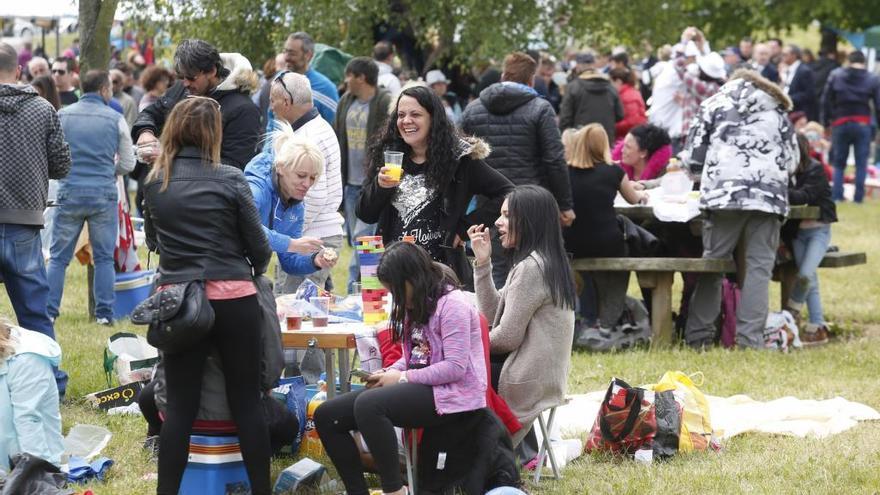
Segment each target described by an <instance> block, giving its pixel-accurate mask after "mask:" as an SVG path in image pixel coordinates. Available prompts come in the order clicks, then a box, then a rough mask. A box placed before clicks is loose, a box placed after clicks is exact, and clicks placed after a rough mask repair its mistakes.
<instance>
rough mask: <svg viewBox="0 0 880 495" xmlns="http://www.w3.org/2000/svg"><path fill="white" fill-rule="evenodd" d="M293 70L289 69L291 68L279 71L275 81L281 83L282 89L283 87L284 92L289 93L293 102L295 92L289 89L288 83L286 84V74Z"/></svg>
mask: <svg viewBox="0 0 880 495" xmlns="http://www.w3.org/2000/svg"><path fill="white" fill-rule="evenodd" d="M291 72H292V71H289V70H283V71H281V72H280V73H278V75H276V76H275V82H277V83H281V89H283V90H284V92H285V93H287V96H289V97H290V102H291V103H293V93H291V92H290V90H289V89H287V85H286V84H284V75H285V74H290V73H291Z"/></svg>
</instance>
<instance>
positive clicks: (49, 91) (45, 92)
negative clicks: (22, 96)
mask: <svg viewBox="0 0 880 495" xmlns="http://www.w3.org/2000/svg"><path fill="white" fill-rule="evenodd" d="M31 86H33V87H34V89H36V90H37V94H38V95H40V96H42V97H43V98H45V99H46V101H48V102H49V103H51V104H52V107H53V108H55V111H56V112H57V111H58V110H61V96H59V95H58V87H57V86H55V80H54V79H52V76H40V77H37V78H36V79H34V80H33V81H31Z"/></svg>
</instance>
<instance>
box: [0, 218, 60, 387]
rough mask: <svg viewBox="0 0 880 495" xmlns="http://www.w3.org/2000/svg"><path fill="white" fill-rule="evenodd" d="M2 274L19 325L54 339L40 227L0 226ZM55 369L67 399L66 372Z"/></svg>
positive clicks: (0, 270)
mask: <svg viewBox="0 0 880 495" xmlns="http://www.w3.org/2000/svg"><path fill="white" fill-rule="evenodd" d="M0 274H2V276H3V284H4V285H5V286H6V294H7V295H8V296H9V302H10V303H11V304H12V309H13V310H14V311H15V317H16V319H17V320H18V326H20V327H22V328H26V329H28V330H33V331H35V332H40V333H42V334H45V335H47V336H49V337H51V338H53V339H54V338H55V329H54V326H53V324H52V320H50V319H49V314H48V313H47V311H46V303H47V300H48V299H49V283H48V281H47V280H46V264H45V262H44V261H43V247H42V242H41V240H40V227H38V226H36V225H14V224H8V223H7V224H0ZM53 370H54V371H55V381H56V383H57V384H58V392H59V394H60V396H61V397H64V391H65V388H66V385H67V373H65V372H63V371H61V370H59V369H58V368H54V367H53Z"/></svg>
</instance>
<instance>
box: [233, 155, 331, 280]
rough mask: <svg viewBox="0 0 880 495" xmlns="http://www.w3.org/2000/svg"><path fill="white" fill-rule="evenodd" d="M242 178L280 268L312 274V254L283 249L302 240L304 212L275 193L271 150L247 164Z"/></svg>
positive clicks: (294, 202) (303, 209) (314, 269)
mask: <svg viewBox="0 0 880 495" xmlns="http://www.w3.org/2000/svg"><path fill="white" fill-rule="evenodd" d="M244 176H245V179H247V182H248V185H249V186H250V188H251V194H253V196H254V204H255V205H256V207H257V214H258V215H259V216H260V223H261V224H262V225H263V232H265V233H266V236H267V237H268V238H269V246H270V247H271V248H272V251H275V254H277V255H278V262H279V263H280V264H281V269H282V270H284V272H285V273H290V274H292V275H308V274H309V273H314V272H315V271H316V270H317V269H318V268H317V267H316V266H315V263H314V256H313V255H304V254H298V253H291V252H288V250H287V248H288V246H289V245H290V240H291V239H299V238H300V237H302V232H303V222H304V220H305V217H306V211H305V206H304V205H303V202H302V201H291V202H290V203H289V204H288V203H285V202H284V200H282V199H281V195H280V194H278V180H277V176H276V175H275V153H274V152H273V149H272V147H269V149H266V150H263V151H262V152H261V153H260V154H259V155H257V156H255V157H254V159H253V160H251V161H250V163H248V164H247V167H245V169H244Z"/></svg>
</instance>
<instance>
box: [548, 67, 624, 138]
mask: <svg viewBox="0 0 880 495" xmlns="http://www.w3.org/2000/svg"><path fill="white" fill-rule="evenodd" d="M623 116H624V115H623V104H621V102H620V96H618V94H617V90H616V89H614V86H613V85H612V84H611V81H610V80H609V79H608V76H606V75H605V74H601V73H599V72H596V71H594V70H588V71H585V72H583V73H582V74H581V75H580V76H578V78H577V79H575V80H574V81H572V82H570V83H569V84H568V87H567V88H566V90H565V96H564V97H563V98H562V108H561V109H560V110H559V128H560V129H562V130H565V129H569V128H572V127H574V128H577V127H582V126H585V125H587V124H592V123H594V122H595V123H598V124H601V125H602V127H604V128H605V132H606V133H607V134H608V141H609V142H611V143H613V142H614V141H615V139H616V134H615V132H614V124H615V123H616V122H618V121H620V120H622V119H623Z"/></svg>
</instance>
